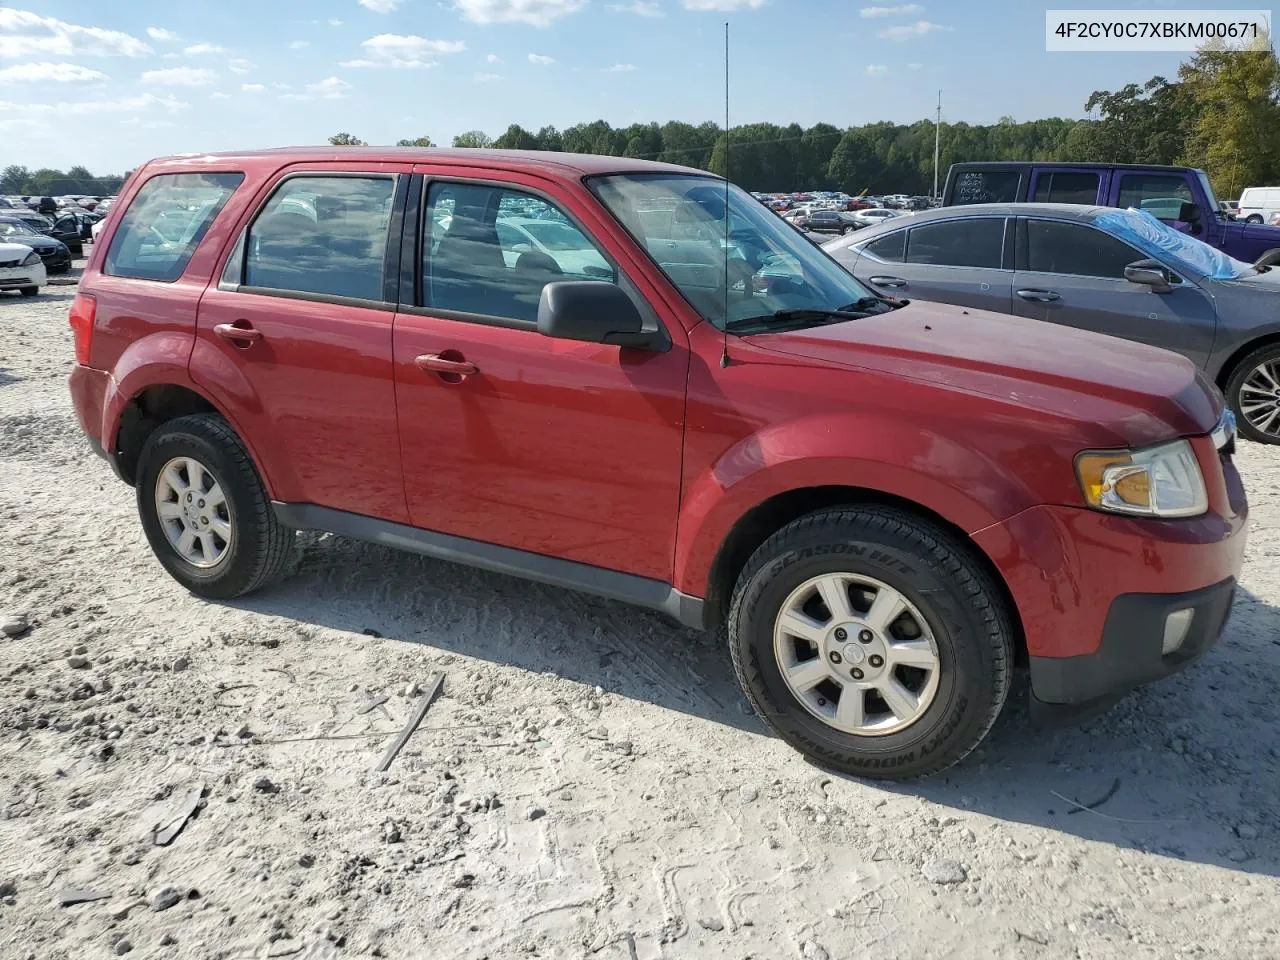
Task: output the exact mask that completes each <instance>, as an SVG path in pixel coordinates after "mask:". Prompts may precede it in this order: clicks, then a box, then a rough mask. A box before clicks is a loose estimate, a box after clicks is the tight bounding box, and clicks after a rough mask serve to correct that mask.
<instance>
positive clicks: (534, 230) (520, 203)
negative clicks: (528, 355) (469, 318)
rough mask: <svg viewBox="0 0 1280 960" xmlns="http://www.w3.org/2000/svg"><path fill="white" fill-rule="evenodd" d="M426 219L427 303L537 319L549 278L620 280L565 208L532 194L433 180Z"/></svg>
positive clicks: (552, 280)
mask: <svg viewBox="0 0 1280 960" xmlns="http://www.w3.org/2000/svg"><path fill="white" fill-rule="evenodd" d="M424 223H425V228H424V229H425V230H426V233H427V236H426V237H424V243H423V246H422V249H423V250H424V251H425V252H426V255H425V261H426V262H425V263H424V264H423V277H424V284H423V287H424V289H423V297H424V299H425V301H426V302H425V303H424V304H423V306H427V307H434V308H436V309H438V310H448V311H457V312H460V313H471V314H479V315H481V316H490V317H501V318H503V319H508V320H523V321H527V322H529V323H533V322H536V321H537V319H538V301H539V300H540V299H541V297H542V288H543V287H544V286H546V285H547V284H548V283H553V282H555V281H558V280H610V281H613V280H616V279H617V273H616V271H615V270H614V269H613V267H612V266H611V265H610V264H609V261H608V260H607V259H606V258H605V256H604V254H603V253H601V252H600V250H599V248H598V247H596V245H595V244H594V243H592V242H591V240H589V239H588V238H587V236H586V235H585V234H584V233H583V232H582V231H581V230H579V229H578V228H577V227H576V226H575V225H574V224H573V222H572V221H571V220H569V218H568V217H566V216H565V215H564V213H563V212H562V211H561V210H560V209H559V208H557V207H556V206H554V205H553V204H550V203H548V202H547V201H545V200H543V199H541V198H539V197H535V196H532V195H530V194H526V193H520V192H518V191H515V190H506V189H503V188H501V187H491V186H482V185H480V184H466V183H443V182H437V183H433V184H431V187H430V190H429V191H428V194H427V216H426V218H425V221H424Z"/></svg>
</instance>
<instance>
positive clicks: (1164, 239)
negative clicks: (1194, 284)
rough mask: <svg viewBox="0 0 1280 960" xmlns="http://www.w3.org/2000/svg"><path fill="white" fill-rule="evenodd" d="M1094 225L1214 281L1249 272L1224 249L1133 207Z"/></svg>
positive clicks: (1112, 213)
mask: <svg viewBox="0 0 1280 960" xmlns="http://www.w3.org/2000/svg"><path fill="white" fill-rule="evenodd" d="M1093 222H1094V224H1095V225H1096V226H1097V227H1098V228H1099V229H1101V230H1105V231H1106V232H1107V233H1109V234H1111V235H1112V236H1113V237H1117V238H1118V239H1120V240H1123V241H1125V242H1126V243H1129V244H1132V245H1133V246H1135V247H1137V248H1138V249H1139V250H1141V251H1142V252H1143V253H1145V254H1147V255H1148V256H1152V257H1155V258H1157V259H1159V260H1162V261H1164V262H1165V263H1166V264H1168V265H1169V266H1172V267H1175V268H1181V269H1183V270H1186V271H1188V272H1190V273H1194V274H1196V275H1197V276H1202V277H1208V278H1209V279H1211V280H1233V279H1235V278H1236V277H1238V276H1241V275H1242V274H1244V273H1247V272H1248V271H1249V269H1250V267H1249V265H1248V264H1246V263H1241V262H1240V261H1239V260H1235V259H1233V258H1231V257H1229V256H1227V255H1226V254H1225V253H1223V252H1222V251H1221V250H1215V249H1214V248H1213V247H1211V246H1209V245H1208V244H1207V243H1201V242H1200V241H1199V240H1197V239H1196V238H1195V237H1189V236H1187V235H1186V234H1185V233H1179V232H1178V231H1177V230H1175V229H1173V227H1171V226H1169V225H1168V224H1166V223H1163V222H1161V221H1160V220H1157V219H1156V218H1155V217H1153V216H1152V215H1151V214H1150V213H1148V212H1147V211H1145V210H1137V209H1135V208H1133V207H1130V208H1129V209H1128V210H1112V211H1109V212H1107V213H1103V214H1100V215H1099V216H1097V217H1095V218H1094V221H1093Z"/></svg>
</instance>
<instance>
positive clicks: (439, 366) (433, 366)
mask: <svg viewBox="0 0 1280 960" xmlns="http://www.w3.org/2000/svg"><path fill="white" fill-rule="evenodd" d="M413 362H414V363H415V364H417V366H418V369H419V370H426V371H430V372H431V373H453V374H457V375H458V376H461V377H469V376H471V375H472V374H473V373H479V372H480V368H479V367H477V366H476V365H475V364H474V363H472V362H471V361H470V360H450V359H449V358H447V357H442V356H440V355H439V354H438V353H424V354H423V355H422V356H420V357H414V359H413Z"/></svg>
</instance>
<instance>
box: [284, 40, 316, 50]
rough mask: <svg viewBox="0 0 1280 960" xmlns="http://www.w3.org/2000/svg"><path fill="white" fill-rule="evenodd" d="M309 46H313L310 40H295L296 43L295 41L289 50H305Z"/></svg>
mask: <svg viewBox="0 0 1280 960" xmlns="http://www.w3.org/2000/svg"><path fill="white" fill-rule="evenodd" d="M309 46H311V41H310V40H295V41H293V43H291V44H289V49H290V50H305V49H307V47H309Z"/></svg>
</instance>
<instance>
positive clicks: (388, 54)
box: [339, 33, 467, 69]
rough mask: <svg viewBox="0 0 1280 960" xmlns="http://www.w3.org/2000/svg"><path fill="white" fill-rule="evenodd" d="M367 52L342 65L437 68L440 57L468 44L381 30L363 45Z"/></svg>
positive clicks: (464, 47) (460, 49)
mask: <svg viewBox="0 0 1280 960" xmlns="http://www.w3.org/2000/svg"><path fill="white" fill-rule="evenodd" d="M360 46H361V48H363V50H364V52H365V56H364V58H362V59H360V60H344V61H343V62H342V63H340V64H339V66H342V67H395V68H400V69H414V68H420V67H434V66H435V65H436V64H437V63H438V62H439V61H438V60H437V59H436V58H437V57H438V56H440V55H443V54H450V53H461V52H462V51H463V50H465V49H467V45H466V44H465V43H463V42H462V41H461V40H428V39H427V38H426V37H417V36H412V35H410V36H404V35H401V34H397V33H380V34H378V36H376V37H370V38H369V39H368V40H365V41H364V42H362V43H361V44H360Z"/></svg>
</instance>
